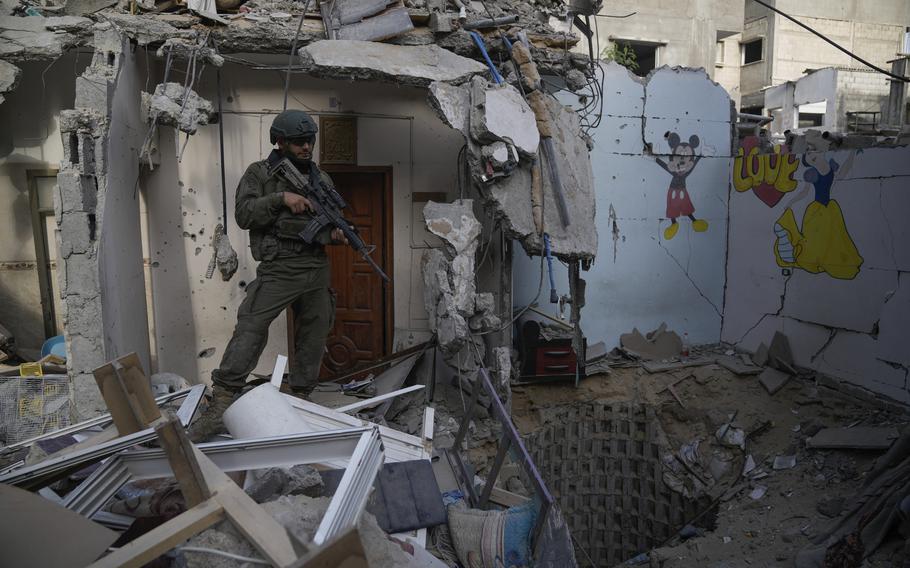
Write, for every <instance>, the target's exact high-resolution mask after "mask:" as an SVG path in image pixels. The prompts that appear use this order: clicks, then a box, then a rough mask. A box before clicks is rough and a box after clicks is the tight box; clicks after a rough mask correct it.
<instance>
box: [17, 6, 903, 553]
mask: <svg viewBox="0 0 910 568" xmlns="http://www.w3.org/2000/svg"><path fill="white" fill-rule="evenodd" d="M3 9H4V13H3V15H2V16H0V97H2V99H0V123H2V124H3V126H4V128H2V132H0V149H2V153H0V156H2V157H0V186H2V187H3V188H4V189H5V193H6V194H8V195H9V196H11V197H10V199H7V200H6V203H5V204H3V205H0V220H2V221H3V222H2V223H0V300H2V302H0V357H3V358H5V359H6V364H4V362H3V361H0V364H4V366H3V367H2V375H3V377H2V378H0V380H3V381H4V382H3V384H0V387H2V389H3V391H2V392H0V416H2V418H3V424H2V431H0V433H2V435H3V439H2V442H3V444H4V446H5V447H4V448H2V450H0V452H2V454H0V455H2V457H3V462H2V463H0V468H2V469H0V488H2V490H3V494H0V498H2V499H5V502H6V503H10V504H14V503H15V504H16V506H17V507H19V508H18V509H16V510H17V511H21V518H22V522H21V527H20V528H19V529H18V530H19V532H16V531H14V530H12V529H9V530H6V531H5V532H4V531H0V533H3V534H2V535H0V536H2V542H4V543H6V542H10V541H12V542H16V541H21V542H24V543H28V542H30V541H29V540H28V538H27V535H28V531H29V528H30V527H32V526H34V525H30V524H29V523H31V522H33V519H39V520H41V519H47V518H52V519H55V520H57V521H59V522H50V523H45V524H50V525H52V526H53V529H54V531H57V530H64V528H66V529H67V530H70V531H71V532H70V533H69V534H78V535H82V536H84V543H85V544H84V546H82V547H81V549H80V550H78V551H75V550H70V549H69V548H68V547H66V546H60V547H59V550H49V551H47V552H46V553H44V554H46V556H40V557H39V556H31V557H28V558H29V560H25V559H23V558H25V557H21V556H16V555H17V554H22V553H23V552H22V551H23V550H26V552H27V547H23V546H19V547H15V548H14V547H10V548H9V549H8V551H9V552H8V553H7V554H8V555H9V556H6V557H4V558H5V559H7V560H10V561H12V562H14V563H19V564H22V563H28V562H39V563H41V564H42V565H47V566H52V565H54V566H56V565H67V561H69V562H70V565H71V564H72V562H74V561H75V562H76V563H77V564H81V565H86V564H92V563H93V562H95V563H97V565H99V566H100V565H112V566H113V565H141V564H142V563H144V562H147V561H149V560H153V559H155V558H158V557H160V559H159V562H162V563H164V564H163V565H170V564H181V565H182V564H185V565H188V566H209V565H212V563H213V562H215V561H216V559H217V561H224V562H227V563H233V564H232V565H235V564H236V565H240V564H239V562H241V561H248V562H260V563H263V562H264V563H268V564H272V565H279V566H291V565H294V566H316V565H341V563H342V562H345V561H348V562H354V563H355V564H352V565H356V566H410V565H413V566H417V565H420V566H456V565H463V566H469V565H470V566H499V565H501V563H502V560H501V559H502V557H504V556H505V557H507V559H508V563H509V565H516V566H523V565H541V566H574V565H593V566H615V565H620V564H628V565H635V564H639V565H651V566H666V567H671V566H702V565H704V566H715V565H717V566H721V565H724V566H726V565H730V566H741V565H745V564H743V563H742V559H743V558H746V557H748V558H752V559H754V560H755V561H756V562H758V563H764V564H765V565H773V564H775V563H782V564H785V565H794V564H795V565H797V566H800V567H807V566H822V565H824V564H823V563H822V562H823V559H824V557H825V555H826V554H829V555H840V556H835V557H836V558H847V557H849V555H850V554H851V553H854V551H851V550H849V546H848V545H849V544H850V542H852V541H851V540H850V539H851V538H852V539H854V540H855V539H857V538H858V539H860V540H862V542H863V543H864V544H865V549H864V550H863V551H861V552H860V553H859V554H860V556H861V557H862V556H863V555H865V556H866V557H868V558H869V560H870V561H872V562H882V563H885V562H895V563H897V562H899V561H901V559H907V558H908V556H907V554H908V553H910V551H908V550H907V549H906V547H905V546H904V542H905V541H906V539H907V536H908V533H907V532H906V530H907V513H908V510H910V509H907V508H902V507H903V504H902V503H906V502H908V499H910V497H908V493H907V485H906V479H910V475H908V474H907V471H908V467H910V465H908V464H910V458H908V457H907V447H908V446H907V440H908V439H910V438H908V436H910V431H908V429H907V425H908V423H910V418H908V405H910V384H908V380H910V379H908V368H910V359H908V350H907V349H906V348H905V347H904V344H905V341H903V338H902V329H903V327H904V326H905V325H906V324H908V323H910V313H908V309H910V302H908V301H907V298H906V297H905V296H906V286H903V287H902V286H901V283H902V282H901V280H902V279H903V277H905V275H906V270H907V267H906V266H905V264H906V262H907V260H908V257H907V250H906V247H907V243H908V242H910V239H907V238H903V237H905V236H906V235H904V233H905V232H906V231H905V229H903V226H904V224H903V223H901V219H902V215H904V214H905V213H906V212H907V211H910V202H908V200H910V196H908V194H907V192H906V191H905V187H906V186H907V184H906V182H907V178H908V176H910V172H907V171H906V163H907V159H906V158H907V157H908V148H907V147H906V146H905V145H903V144H904V143H905V142H906V140H905V138H903V137H902V135H900V134H899V135H896V136H891V137H885V136H879V137H871V138H870V137H862V138H858V137H857V138H852V139H851V138H849V137H848V138H842V137H840V136H831V135H829V133H822V132H808V133H806V134H805V135H800V136H791V137H790V138H788V139H787V140H786V142H785V143H783V144H776V145H775V144H772V143H771V141H770V140H769V139H768V137H767V136H765V134H766V132H765V131H764V130H761V129H760V128H758V129H756V130H755V131H754V135H751V134H753V133H752V132H750V135H748V136H746V135H743V134H744V133H746V132H747V128H751V126H748V125H745V124H744V123H743V122H742V121H743V120H747V118H745V117H742V116H738V115H737V113H736V112H735V109H734V106H733V104H732V101H731V97H730V95H729V94H728V93H727V92H726V91H725V90H724V88H723V87H721V86H720V85H718V84H717V83H715V82H714V81H712V80H711V78H710V77H709V76H708V75H707V74H706V73H705V71H704V70H702V69H688V68H680V67H673V68H669V67H666V66H664V67H659V68H657V69H655V70H653V71H651V72H650V73H648V74H647V75H646V76H645V77H636V76H634V75H633V74H631V73H629V72H628V71H627V70H626V69H625V68H623V67H621V66H619V65H617V64H615V63H605V62H600V61H597V57H598V55H599V54H600V46H599V45H597V44H595V43H593V42H594V41H599V40H597V38H599V37H600V36H601V34H602V33H603V31H604V30H603V26H604V25H605V24H604V21H603V20H601V23H600V26H601V30H600V31H598V32H597V33H596V34H587V35H588V37H585V36H586V30H587V31H588V32H590V30H591V28H592V26H594V24H593V21H594V20H593V19H592V18H595V17H596V16H595V14H596V12H597V11H598V10H599V9H600V5H599V3H586V2H571V3H569V4H568V5H565V4H563V3H561V2H555V1H548V0H539V1H535V2H532V3H522V2H512V1H510V0H498V1H493V0H490V1H488V2H470V3H463V2H460V1H454V2H441V1H440V2H434V1H432V0H427V1H426V2H424V1H420V0H413V1H412V0H407V1H405V2H388V1H385V0H383V1H382V2H367V1H361V2H355V1H349V2H342V1H336V2H314V3H311V2H308V1H306V2H285V1H281V0H249V1H248V2H245V3H239V4H238V3H236V2H214V3H213V2H201V1H196V0H194V1H193V2H188V3H186V4H184V3H183V2H150V1H146V0H141V1H138V2H116V1H113V0H67V1H66V2H65V3H64V4H63V5H58V4H55V3H53V2H50V1H46V2H44V3H43V4H36V3H32V2H20V3H19V4H14V5H9V6H7V4H3ZM566 22H572V24H573V25H572V26H567V25H566ZM908 23H910V22H908ZM604 35H607V36H609V34H604ZM592 37H593V38H594V39H593V40H591V41H590V42H589V38H592ZM285 108H298V109H303V110H306V111H307V112H308V113H310V114H311V115H312V116H313V118H314V119H315V120H316V122H317V123H318V126H319V134H318V138H317V140H316V146H315V152H314V156H315V157H314V160H315V161H316V162H317V163H318V164H319V166H320V168H321V169H322V170H324V171H325V172H327V173H328V174H329V175H330V176H331V177H332V179H333V180H334V182H335V184H336V186H337V188H338V190H339V192H340V193H341V194H342V195H343V197H344V199H345V200H346V201H347V203H348V207H347V208H346V209H345V210H344V212H345V215H346V216H347V218H348V219H349V220H350V221H351V222H352V223H353V224H354V225H356V226H357V229H358V230H359V232H360V234H361V235H362V236H363V238H364V240H365V241H366V243H367V244H368V245H370V256H371V258H372V259H373V260H374V261H375V262H376V263H377V264H378V266H379V267H380V268H381V269H382V270H383V271H385V272H386V273H387V274H388V275H389V276H390V277H391V283H390V284H383V282H382V279H381V278H380V277H379V276H378V274H377V273H375V272H374V271H373V270H372V269H371V267H370V266H369V265H368V264H367V263H366V262H365V261H363V260H361V259H360V258H359V257H358V256H357V255H355V254H354V252H353V250H352V249H350V248H348V247H332V250H331V251H330V255H331V259H332V264H333V273H332V288H333V289H334V290H335V291H336V292H337V304H336V305H335V307H336V312H335V321H334V327H333V331H332V332H331V333H330V336H329V340H328V343H327V346H326V353H325V355H324V357H323V361H322V371H321V376H322V378H323V379H324V382H323V383H321V385H320V386H319V388H317V391H316V392H314V393H313V394H312V396H311V398H310V399H309V400H303V399H300V398H296V397H294V396H291V395H290V394H287V393H286V392H283V391H284V390H287V385H286V384H284V382H283V380H284V378H285V373H284V370H285V368H286V366H287V364H288V360H287V358H286V357H285V355H287V354H289V351H293V348H292V346H293V345H294V337H293V325H290V323H289V322H293V317H294V315H293V314H292V313H288V316H287V319H285V317H284V316H281V317H279V318H278V319H276V320H275V322H274V323H273V324H272V327H271V333H270V335H269V342H268V344H267V345H266V348H265V350H264V353H263V356H262V357H261V358H260V361H259V365H258V367H257V368H256V369H255V370H254V372H253V375H252V376H251V382H250V387H251V388H250V389H249V390H248V391H247V392H246V393H245V394H244V395H243V396H241V397H240V398H238V399H237V400H236V402H234V403H233V404H232V405H231V406H230V407H229V408H228V410H227V411H226V413H225V418H224V422H225V426H226V428H227V430H228V432H227V433H226V434H229V436H227V437H225V438H219V439H218V440H217V441H214V442H209V443H205V444H194V443H191V442H190V441H189V440H188V439H187V437H186V435H185V434H184V428H186V427H188V426H189V425H190V424H191V423H192V422H193V420H194V418H197V417H198V415H199V414H200V413H201V411H202V410H203V409H204V408H205V407H206V401H205V397H204V395H203V393H204V391H205V385H207V384H210V381H211V371H212V370H213V369H214V368H215V367H216V366H217V365H218V361H219V360H220V359H221V357H222V355H223V353H224V350H225V348H226V345H227V343H228V339H229V338H230V337H231V329H232V323H233V321H234V314H235V313H236V311H237V308H238V306H239V305H240V303H241V301H243V299H244V297H245V296H246V293H247V289H248V288H249V284H250V283H251V282H252V281H253V279H254V278H255V277H256V265H257V263H256V261H255V260H254V259H253V258H252V256H251V253H250V247H249V242H250V237H249V233H248V232H247V231H245V230H242V229H240V228H239V227H238V225H237V222H236V221H235V216H234V213H235V212H234V207H235V206H234V198H233V195H234V188H235V187H237V184H238V181H239V179H240V177H241V175H242V174H243V172H244V169H245V168H246V166H247V165H248V164H250V163H252V162H254V161H256V160H260V159H262V158H264V157H265V156H266V155H267V154H268V153H269V151H270V149H271V147H272V144H271V143H270V140H269V134H268V131H269V127H270V125H271V123H272V120H273V119H274V117H275V116H277V115H278V114H279V113H280V112H281V111H282V110H283V109H285ZM825 176H830V177H829V178H826V177H825ZM824 179H830V180H831V181H830V183H829V185H827V189H820V185H821V184H823V183H828V182H824V181H819V180H824ZM825 191H827V193H825ZM813 196H814V199H813ZM290 311H291V310H289V312H290ZM650 330H654V331H650ZM55 336H62V338H60V339H55V340H50V341H48V338H52V337H55ZM155 396H157V398H154V397H155ZM11 409H12V410H11ZM174 413H175V414H174ZM67 445H69V446H70V447H67V448H64V449H61V447H63V446H67ZM240 488H242V489H243V491H240V490H239V489H240ZM22 489H25V490H29V491H32V492H35V493H37V494H38V495H29V494H28V493H24V492H22V491H21V490H22ZM848 495H859V496H860V497H858V498H856V499H849V498H847V497H846V496H848ZM902 515H903V516H902ZM869 519H873V522H870V521H869ZM218 521H221V522H218ZM104 527H107V528H104ZM257 527H258V528H257ZM497 531H498V532H497ZM23 533H24V534H23ZM53 535H54V537H55V538H62V537H57V533H56V532H54V533H53ZM490 535H497V536H494V537H491V536H490ZM498 535H501V536H498ZM857 535H859V536H857ZM115 541H116V542H115ZM109 547H110V548H111V549H112V550H108V549H109ZM77 553H78V554H79V556H76V554H77ZM225 553H226V554H229V555H230V554H233V555H239V560H238V558H236V557H235V558H233V559H231V558H228V557H224V556H223V555H224V554H225ZM32 554H33V555H35V554H37V553H36V552H32ZM55 554H56V555H57V556H56V557H55V556H54V555H55ZM77 558H78V560H75V559H77ZM820 559H821V560H820ZM320 562H322V564H320ZM225 565H227V564H225ZM345 565H347V564H345ZM855 565H856V566H859V564H855Z"/></svg>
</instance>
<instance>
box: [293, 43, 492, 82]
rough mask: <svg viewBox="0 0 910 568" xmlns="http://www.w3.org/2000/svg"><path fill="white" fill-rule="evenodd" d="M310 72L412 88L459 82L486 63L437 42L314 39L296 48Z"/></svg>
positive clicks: (468, 77) (483, 67) (482, 69)
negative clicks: (406, 42)
mask: <svg viewBox="0 0 910 568" xmlns="http://www.w3.org/2000/svg"><path fill="white" fill-rule="evenodd" d="M298 53H299V55H300V59H301V64H302V65H303V66H304V67H305V68H307V70H308V72H309V73H310V74H311V75H314V76H317V77H324V78H330V79H346V80H351V81H356V80H374V81H376V80H378V81H387V82H392V83H395V84H398V85H408V86H412V87H428V86H429V85H430V84H431V83H433V82H434V81H445V82H447V83H453V84H460V83H464V82H465V81H467V80H469V79H470V78H471V77H472V76H473V75H475V74H478V73H484V72H486V66H484V65H483V64H481V63H479V62H477V61H474V60H473V59H468V58H466V57H461V56H459V55H455V54H454V53H452V52H450V51H447V50H445V49H442V48H441V47H439V46H437V45H426V46H402V45H392V44H388V43H378V42H370V41H354V40H332V41H329V40H323V41H317V42H315V43H312V44H310V45H307V46H305V47H303V48H301V49H300V51H299V52H298Z"/></svg>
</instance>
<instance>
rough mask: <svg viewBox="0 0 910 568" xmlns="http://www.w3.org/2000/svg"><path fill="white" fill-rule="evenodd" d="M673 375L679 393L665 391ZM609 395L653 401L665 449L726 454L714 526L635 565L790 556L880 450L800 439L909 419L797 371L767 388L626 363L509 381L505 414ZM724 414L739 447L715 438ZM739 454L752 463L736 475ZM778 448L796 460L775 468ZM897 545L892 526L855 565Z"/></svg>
mask: <svg viewBox="0 0 910 568" xmlns="http://www.w3.org/2000/svg"><path fill="white" fill-rule="evenodd" d="M674 383H675V386H674V387H673V390H675V392H676V394H677V395H678V397H679V401H677V400H676V398H675V397H674V396H673V394H672V393H671V392H670V391H668V390H666V387H667V385H670V384H674ZM616 401H631V402H636V403H643V404H647V405H650V406H653V407H654V408H655V409H656V413H657V416H658V417H659V420H660V422H661V425H662V427H663V431H664V432H665V434H666V444H667V448H668V449H669V450H670V451H674V450H679V449H680V448H681V447H682V446H684V445H686V444H691V443H692V442H694V441H696V440H698V441H699V445H698V449H697V453H698V454H699V455H700V458H701V461H702V463H704V462H707V461H710V459H711V458H710V456H712V455H713V456H718V455H726V456H727V458H724V459H726V460H727V464H728V466H729V467H727V470H726V474H725V475H718V477H719V479H717V481H716V483H714V484H709V485H711V486H709V487H707V488H703V489H705V491H704V493H705V494H706V499H707V498H710V500H711V502H712V504H713V506H714V507H716V514H717V517H716V518H717V520H716V525H715V526H714V528H713V530H712V529H710V528H709V529H706V530H703V529H698V533H699V535H698V536H695V537H691V538H689V539H688V540H685V541H683V540H682V539H681V538H680V537H679V536H676V537H674V538H672V539H670V540H669V541H668V542H666V543H660V544H658V545H657V546H656V547H655V549H653V550H652V551H651V553H650V554H649V558H648V559H647V560H644V561H643V565H648V564H650V566H653V567H657V566H660V567H664V568H675V567H695V566H699V567H700V566H705V567H716V568H721V567H740V566H749V567H761V566H792V565H793V559H794V557H795V555H796V553H797V551H799V550H800V549H801V548H803V547H805V546H806V545H808V544H809V543H810V538H811V537H812V536H813V535H815V534H817V533H819V531H821V530H822V529H823V527H824V526H825V525H826V524H827V523H830V522H831V521H832V517H837V516H838V514H839V513H840V512H841V510H842V509H843V507H845V506H847V505H849V503H850V499H851V498H852V497H853V496H855V495H857V493H858V491H859V489H860V487H861V486H862V484H863V482H864V479H865V477H866V476H867V474H869V472H870V471H871V470H872V468H873V465H874V462H875V460H876V458H877V457H879V456H880V455H882V454H883V453H884V452H883V451H845V450H838V451H834V450H814V449H808V448H807V447H806V439H807V438H809V437H811V436H812V435H814V434H815V433H817V432H818V431H819V430H820V429H821V428H826V427H848V426H850V427H855V426H860V425H862V426H879V425H891V426H895V427H896V428H897V429H898V430H903V428H904V427H905V426H906V424H907V423H908V418H907V415H906V414H904V415H900V414H895V413H893V412H888V411H884V410H880V409H876V408H873V407H871V406H868V405H864V404H862V403H860V402H859V401H857V400H855V399H853V398H851V397H848V396H846V395H844V394H842V393H840V392H838V391H835V390H832V389H829V388H826V387H823V386H820V385H817V384H816V383H815V381H814V380H813V379H812V378H806V377H802V378H800V377H794V378H793V379H791V380H790V381H789V383H788V384H787V385H786V386H785V387H783V388H782V389H781V390H780V391H778V392H777V393H776V394H775V395H773V396H772V395H770V394H768V392H767V391H766V390H765V389H764V388H763V387H762V386H761V384H760V383H759V381H758V377H757V376H755V375H751V376H737V375H734V374H733V373H731V372H730V371H728V370H726V369H724V368H721V367H719V366H717V365H706V366H702V367H690V368H683V369H678V370H675V371H672V372H668V373H660V374H649V373H647V372H646V371H644V370H643V369H642V368H640V367H638V366H630V367H626V368H618V369H613V371H612V373H610V374H609V375H596V376H592V377H588V378H586V379H583V380H582V381H581V383H580V384H579V386H578V387H575V386H574V384H572V383H547V384H536V385H530V386H514V387H513V399H512V416H513V420H514V422H515V424H516V426H517V427H518V429H519V431H521V432H522V434H523V435H527V434H531V433H533V432H534V431H535V430H536V429H538V428H539V427H541V426H542V420H546V416H547V415H548V412H547V409H552V408H553V407H558V406H560V405H571V404H576V403H579V402H603V403H609V402H616ZM680 401H681V402H680ZM731 416H734V418H733V420H732V426H731V428H736V429H741V430H742V431H743V433H744V434H745V438H746V439H745V448H744V449H740V448H731V447H723V446H722V445H721V444H719V443H718V440H717V438H716V436H715V434H716V433H717V431H718V428H722V427H723V426H724V424H725V423H728V422H730V417H731ZM690 447H691V446H690ZM747 456H752V459H753V461H754V462H755V469H753V470H752V471H751V472H750V475H749V476H744V475H742V472H743V469H744V466H745V465H746V460H747ZM778 456H795V457H796V464H795V466H793V467H792V468H789V469H774V466H773V462H774V458H775V457H778ZM717 463H719V462H717V460H715V465H716V464H717ZM705 469H707V468H705ZM746 469H748V468H746ZM715 471H716V470H715ZM712 516H713V515H712ZM695 524H697V523H695ZM903 547H904V541H903V539H901V538H900V537H899V536H898V535H896V534H895V535H892V538H891V539H890V540H889V541H888V542H887V543H886V545H885V546H883V547H882V548H881V549H880V550H878V551H877V552H876V553H875V554H874V555H873V556H872V557H871V558H870V559H868V560H867V561H866V563H865V564H863V565H864V566H882V567H886V566H910V559H905V558H904V556H903V554H904V553H903ZM579 552H580V553H578V554H577V557H578V562H579V565H581V566H586V565H589V564H590V562H587V561H586V560H585V554H584V551H579ZM857 566H859V565H857Z"/></svg>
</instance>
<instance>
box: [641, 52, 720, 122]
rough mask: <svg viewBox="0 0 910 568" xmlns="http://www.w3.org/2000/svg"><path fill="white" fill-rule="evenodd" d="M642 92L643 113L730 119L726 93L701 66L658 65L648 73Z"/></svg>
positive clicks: (718, 119)
mask: <svg viewBox="0 0 910 568" xmlns="http://www.w3.org/2000/svg"><path fill="white" fill-rule="evenodd" d="M645 92H646V97H645V116H648V117H660V118H669V119H673V120H675V119H677V118H681V119H689V120H694V121H715V122H724V123H727V125H729V123H730V117H731V116H732V115H731V113H732V106H731V104H730V96H729V95H728V94H727V91H725V90H724V88H723V87H721V86H720V85H719V84H717V83H715V82H714V81H712V80H711V78H710V77H708V74H707V73H705V70H704V69H687V68H684V67H667V66H664V67H661V68H659V69H657V70H655V71H653V72H651V74H650V75H649V76H648V82H647V85H646V87H645Z"/></svg>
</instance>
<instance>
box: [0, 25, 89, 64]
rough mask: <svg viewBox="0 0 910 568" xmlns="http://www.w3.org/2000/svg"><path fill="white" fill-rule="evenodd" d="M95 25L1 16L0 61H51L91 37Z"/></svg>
mask: <svg viewBox="0 0 910 568" xmlns="http://www.w3.org/2000/svg"><path fill="white" fill-rule="evenodd" d="M93 24H94V22H93V21H92V20H90V19H88V18H81V17H77V16H54V17H50V18H45V17H42V16H30V17H27V18H17V17H13V16H6V15H2V16H0V58H2V59H6V60H8V61H13V62H17V61H26V60H28V61H33V60H54V59H57V58H58V57H60V56H61V55H63V53H64V52H65V51H66V50H68V49H71V48H73V47H77V46H79V45H82V44H84V43H85V42H86V41H88V38H90V37H91V35H92V26H93Z"/></svg>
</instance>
